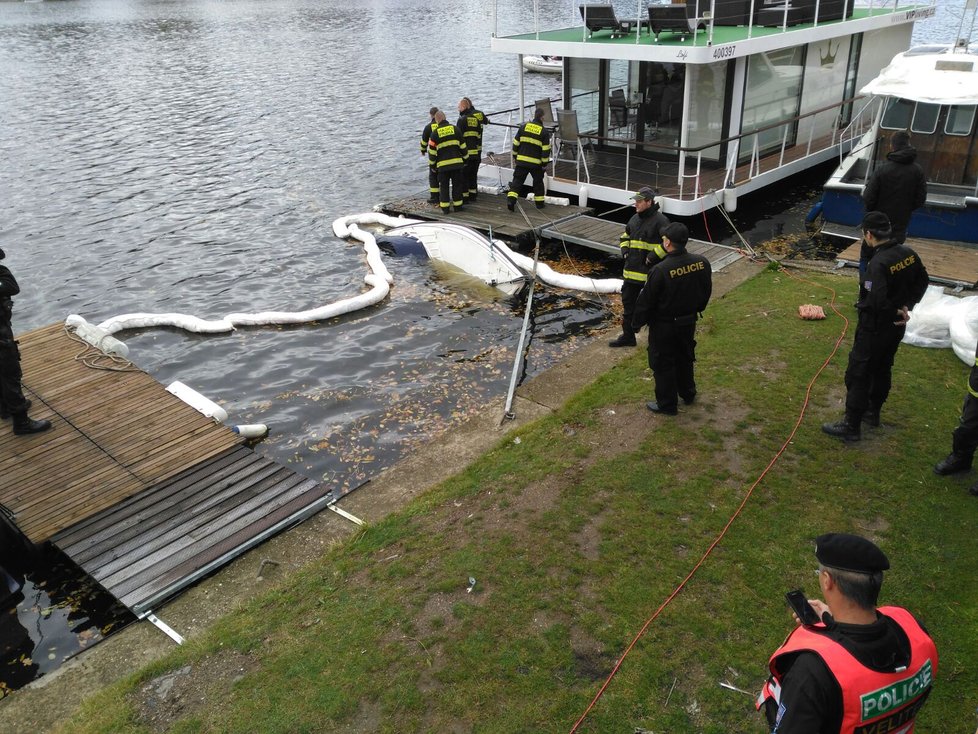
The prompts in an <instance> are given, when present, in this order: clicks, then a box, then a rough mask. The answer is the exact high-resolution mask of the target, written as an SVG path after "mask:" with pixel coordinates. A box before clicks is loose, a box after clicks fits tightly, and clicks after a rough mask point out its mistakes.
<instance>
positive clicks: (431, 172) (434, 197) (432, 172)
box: [421, 107, 438, 204]
mask: <svg viewBox="0 0 978 734" xmlns="http://www.w3.org/2000/svg"><path fill="white" fill-rule="evenodd" d="M428 114H429V115H431V122H429V123H428V124H427V125H425V126H424V130H422V131H421V155H423V156H427V155H428V141H429V140H430V139H431V131H432V130H434V129H435V124H436V123H435V115H437V114H438V108H437V107H432V108H431V109H430V110H428ZM428 201H430V202H431V203H432V204H437V203H438V169H436V168H435V167H434V166H433V165H431V161H430V160H429V161H428Z"/></svg>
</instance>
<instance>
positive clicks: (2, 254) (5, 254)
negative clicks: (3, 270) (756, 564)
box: [0, 247, 7, 260]
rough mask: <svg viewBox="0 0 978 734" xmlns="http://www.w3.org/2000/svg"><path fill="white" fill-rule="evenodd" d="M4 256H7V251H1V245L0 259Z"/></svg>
mask: <svg viewBox="0 0 978 734" xmlns="http://www.w3.org/2000/svg"><path fill="white" fill-rule="evenodd" d="M5 257H7V253H6V252H4V251H3V248H2V247H0V260H3V259H4V258H5Z"/></svg>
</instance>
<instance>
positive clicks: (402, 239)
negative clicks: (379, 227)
mask: <svg viewBox="0 0 978 734" xmlns="http://www.w3.org/2000/svg"><path fill="white" fill-rule="evenodd" d="M376 239H377V247H379V248H380V249H381V250H382V251H383V252H386V253H388V254H390V255H398V256H405V255H411V256H414V257H418V258H421V259H422V260H427V259H428V251H427V250H425V249H424V245H423V244H421V240H419V239H418V238H417V237H409V236H407V235H386V234H381V235H377V236H376Z"/></svg>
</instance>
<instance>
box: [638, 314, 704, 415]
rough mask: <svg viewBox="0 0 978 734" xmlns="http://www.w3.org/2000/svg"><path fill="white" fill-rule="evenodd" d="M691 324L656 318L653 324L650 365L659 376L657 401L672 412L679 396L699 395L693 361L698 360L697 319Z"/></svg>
mask: <svg viewBox="0 0 978 734" xmlns="http://www.w3.org/2000/svg"><path fill="white" fill-rule="evenodd" d="M691 319H692V320H691V321H690V323H688V324H687V323H677V322H675V321H654V322H653V323H652V324H651V325H650V326H649V367H651V368H652V376H653V377H654V378H655V402H657V403H658V404H659V407H660V408H662V409H664V410H667V411H671V410H676V409H677V408H678V407H679V398H680V397H682V398H683V399H684V400H687V401H688V400H692V399H693V397H694V396H695V395H696V380H695V379H694V377H693V363H694V362H695V361H696V339H695V338H694V337H695V335H696V320H695V318H692V317H691Z"/></svg>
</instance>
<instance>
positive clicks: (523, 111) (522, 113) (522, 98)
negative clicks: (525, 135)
mask: <svg viewBox="0 0 978 734" xmlns="http://www.w3.org/2000/svg"><path fill="white" fill-rule="evenodd" d="M516 66H517V70H518V72H519V75H520V82H519V85H518V86H519V95H520V115H519V119H518V120H517V121H516V124H517V125H519V124H520V123H522V122H523V118H524V116H525V115H526V101H525V100H526V92H525V91H524V89H523V54H519V55H517V57H516Z"/></svg>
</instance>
